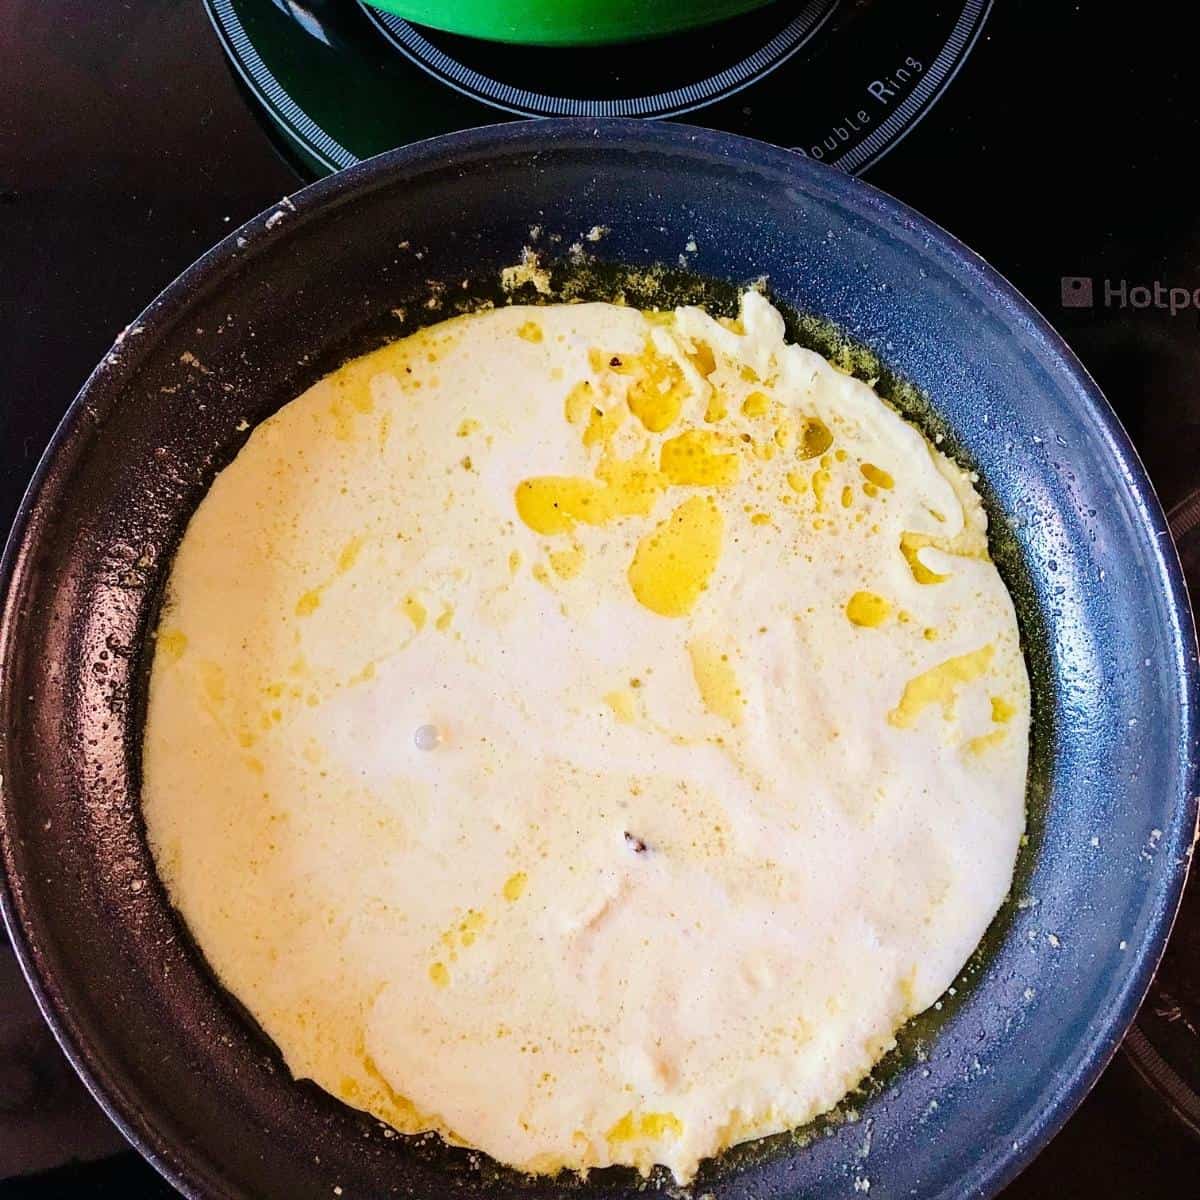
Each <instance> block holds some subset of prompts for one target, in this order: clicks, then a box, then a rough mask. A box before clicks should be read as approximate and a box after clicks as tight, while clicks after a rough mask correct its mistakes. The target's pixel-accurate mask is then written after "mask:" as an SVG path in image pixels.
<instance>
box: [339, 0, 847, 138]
mask: <svg viewBox="0 0 1200 1200" xmlns="http://www.w3.org/2000/svg"><path fill="white" fill-rule="evenodd" d="M359 3H360V7H361V8H362V9H363V11H364V12H365V13H366V14H367V16H368V17H370V19H371V21H372V22H373V23H374V24H375V25H376V26H377V27H378V28H379V30H380V31H381V32H382V33H383V35H384V37H385V38H387V40H388V42H389V43H390V44H391V45H392V46H393V47H395V49H397V50H399V51H400V53H401V54H403V55H404V57H405V58H407V59H408V60H409V61H410V62H412V63H414V64H415V65H416V66H418V67H420V68H421V70H422V71H424V72H426V74H428V75H431V76H432V77H433V78H434V79H436V80H437V81H438V82H439V83H442V84H444V85H445V86H446V87H451V88H453V89H454V90H455V91H456V92H461V93H462V95H464V96H466V97H468V98H469V99H471V100H475V101H477V102H479V103H482V104H487V105H488V106H489V107H491V108H497V109H500V110H501V111H502V112H509V113H514V114H516V115H517V116H522V117H677V116H680V115H682V114H683V113H688V112H692V111H694V110H695V109H697V108H702V107H704V106H705V105H706V104H713V103H715V102H716V101H717V100H723V99H725V98H726V97H728V96H733V95H736V94H737V93H738V92H740V91H741V90H742V89H743V88H745V87H748V86H749V85H750V84H752V83H754V82H755V81H756V80H758V79H762V78H763V77H764V76H766V75H769V74H770V73H771V72H772V71H774V70H775V68H776V67H779V66H781V65H782V64H783V63H785V62H787V60H788V59H789V58H791V57H792V55H793V54H795V53H796V51H798V50H799V49H800V48H801V47H803V46H804V45H806V44H807V43H808V41H809V40H810V39H811V38H812V36H813V35H814V34H815V33H816V32H817V31H818V30H819V29H820V28H821V27H822V26H823V25H824V24H825V22H826V21H827V20H828V19H829V18H830V17H831V16H832V15H833V13H834V11H835V10H836V9H837V6H838V0H809V3H808V4H806V5H805V6H804V8H803V9H801V10H800V12H799V13H797V14H796V16H794V17H793V18H792V19H791V20H790V21H789V22H788V23H787V25H785V26H784V27H783V29H781V30H780V31H779V32H778V33H777V34H776V35H775V36H774V37H773V38H771V39H770V41H768V42H767V44H766V45H765V46H761V47H760V48H759V49H758V50H756V51H754V53H753V54H749V55H747V56H746V57H745V58H743V59H742V60H741V61H740V62H736V63H734V64H733V65H732V66H730V67H726V68H725V69H724V70H723V71H718V72H717V73H716V74H715V75H710V76H709V77H708V78H706V79H702V80H700V81H699V82H698V83H691V84H687V85H686V86H685V87H680V88H673V89H672V90H671V91H668V92H658V93H655V94H652V95H648V96H629V97H620V98H617V99H613V100H601V99H583V100H581V99H577V98H574V97H570V96H550V95H546V94H544V93H541V92H533V91H529V90H528V89H525V88H520V87H514V86H513V85H512V84H508V83H504V82H502V81H501V80H499V79H493V78H492V77H491V76H490V75H484V74H483V73H482V72H481V71H476V70H474V69H473V68H471V67H468V66H466V65H465V64H464V63H461V62H459V61H458V60H457V59H455V58H452V57H451V56H450V55H449V54H447V53H446V52H445V51H444V50H439V49H438V47H437V46H435V45H434V44H433V43H432V42H430V41H429V40H428V38H426V37H425V36H424V34H422V33H421V32H420V30H419V29H418V28H417V27H416V26H414V25H412V24H410V23H409V22H408V21H405V20H404V19H403V18H402V17H398V16H396V15H395V14H394V13H388V12H383V11H382V10H380V9H376V8H372V7H371V6H370V5H369V4H365V3H363V2H362V0H359Z"/></svg>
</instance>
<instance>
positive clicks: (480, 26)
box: [369, 0, 770, 46]
mask: <svg viewBox="0 0 1200 1200" xmlns="http://www.w3.org/2000/svg"><path fill="white" fill-rule="evenodd" d="M369 2H370V3H371V4H372V5H373V6H374V7H375V8H381V9H383V10H385V11H386V12H391V13H395V14H396V15H397V16H398V17H403V18H404V19H405V20H408V21H415V22H416V23H417V24H419V25H431V26H433V28H435V29H444V30H446V31H447V32H449V33H462V34H466V35H467V36H468V37H477V38H485V39H487V40H489V41H494V42H522V43H525V44H528V45H533V46H586V45H600V44H602V43H605V42H624V41H634V40H636V39H639V38H648V37H655V36H658V35H660V34H666V33H677V32H678V31H679V30H681V29H692V28H695V27H696V26H697V25H706V24H708V23H709V22H712V21H720V20H722V19H723V18H725V17H734V16H737V15H738V14H739V13H744V12H748V11H749V10H750V9H753V8H762V7H763V6H764V5H765V4H767V3H769V2H770V0H369Z"/></svg>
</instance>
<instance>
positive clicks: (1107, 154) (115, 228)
mask: <svg viewBox="0 0 1200 1200" xmlns="http://www.w3.org/2000/svg"><path fill="white" fill-rule="evenodd" d="M205 5H207V11H206V7H205ZM1113 11H1114V10H1111V9H1108V8H1104V9H1102V8H1101V6H1099V5H1083V4H1076V3H1069V2H1067V0H1006V2H1003V3H1000V4H997V5H996V6H995V8H994V10H993V8H992V6H991V3H990V0H979V2H972V0H962V2H958V3H945V4H942V3H936V2H925V3H921V4H913V3H911V0H910V2H908V3H905V2H904V0H777V2H776V4H774V5H772V6H769V7H768V8H767V9H765V10H763V11H762V12H761V13H759V14H756V15H753V16H750V17H747V18H739V19H738V20H737V21H736V22H734V23H732V24H727V25H725V26H723V27H720V28H718V29H716V30H709V31H700V32H695V33H691V34H688V35H686V36H685V37H681V38H678V39H668V40H667V41H663V42H655V43H647V44H645V45H642V46H636V47H624V48H621V47H617V48H609V49H607V50H605V51H547V50H521V49H517V48H504V49H501V48H497V47H489V46H486V45H483V44H480V43H473V42H470V41H469V40H467V39H463V38H455V37H451V36H448V35H443V34H437V33H433V32H430V31H427V30H419V29H416V28H415V27H413V26H409V25H406V24H405V23H404V22H401V21H399V20H397V19H395V18H389V17H385V16H383V15H380V14H376V15H371V14H369V13H368V12H367V11H366V10H364V9H362V8H361V7H360V6H358V5H357V4H356V3H355V0H205V4H202V3H201V0H109V3H105V4H96V3H94V2H93V0H8V3H7V4H5V5H3V6H0V80H2V81H3V84H2V85H0V362H2V363H3V365H4V372H3V381H4V390H3V392H0V528H7V525H8V522H9V520H10V519H11V517H12V514H13V512H14V511H15V509H16V506H17V503H18V501H19V499H20V496H21V493H22V491H23V489H24V487H25V485H26V483H27V482H28V479H29V476H30V474H31V472H32V470H33V467H34V465H35V463H36V460H37V457H38V455H39V454H40V453H41V451H42V449H43V447H44V446H45V445H46V442H47V441H48V439H49V436H50V434H51V432H52V430H53V428H54V426H55V424H56V422H57V421H58V419H59V418H60V417H61V415H62V413H63V411H64V410H65V408H66V406H67V404H68V403H69V402H70V400H71V397H72V396H73V395H74V393H75V391H76V390H77V388H78V387H79V385H80V383H82V381H83V380H84V378H85V377H86V376H87V374H88V372H89V371H90V369H91V367H92V366H93V365H94V363H95V362H96V361H97V360H98V359H99V358H100V356H101V355H102V354H103V353H104V351H105V350H106V349H107V348H108V346H109V344H110V343H111V341H112V340H113V338H114V336H115V335H116V333H117V332H118V331H119V330H120V329H121V328H122V327H123V326H124V325H125V324H126V323H127V322H128V321H129V320H130V319H131V318H132V317H133V316H134V315H135V314H136V313H137V312H138V311H139V310H140V308H141V307H142V306H143V305H144V304H145V303H146V302H147V301H149V300H150V299H151V298H152V296H153V295H154V294H155V293H156V292H157V291H158V290H159V289H160V288H161V287H162V286H164V285H165V284H166V283H167V282H168V281H169V280H170V279H171V278H172V277H173V276H174V275H176V274H177V273H178V272H179V271H180V270H181V269H182V268H183V267H184V266H186V265H187V264H188V263H189V262H190V261H192V260H193V259H194V258H195V257H197V256H198V255H199V254H200V253H201V252H202V251H203V250H204V249H206V248H207V247H208V246H209V245H211V244H212V243H213V242H214V241H216V240H217V239H218V238H219V237H221V236H222V235H223V234H224V233H225V232H227V231H228V230H229V229H230V227H231V226H234V225H236V224H238V223H240V222H241V221H243V220H245V219H246V218H248V217H249V216H251V215H252V214H254V213H255V212H257V211H259V210H260V209H262V208H264V207H265V206H266V205H268V204H270V203H271V202H273V201H276V200H278V199H279V197H280V196H282V195H284V194H285V193H287V192H290V191H293V190H295V188H296V187H297V186H299V184H300V183H301V182H303V181H304V178H305V177H311V175H312V174H314V173H317V172H320V171H323V170H328V169H330V168H332V167H335V166H339V165H346V164H347V163H348V162H351V161H354V160H355V159H356V158H360V157H364V156H365V155H367V154H371V153H375V152H377V151H379V150H382V149H385V148H386V147H387V146H390V145H394V144H397V143H399V142H403V141H410V140H413V139H415V138H419V137H425V136H430V135H432V134H435V133H438V132H442V131H444V130H448V129H452V128H460V127H463V126H467V125H478V124H484V123H488V122H490V121H496V120H510V119H521V117H522V116H523V115H528V114H532V115H546V114H558V113H569V112H576V111H601V112H611V113H620V114H629V115H653V116H670V117H671V118H672V119H677V120H683V121H687V122H692V123H695V124H701V125H709V126H713V127H717V128H725V129H731V130H734V131H736V132H741V133H747V134H750V135H753V136H758V137H762V138H765V139H767V140H770V141H775V142H777V143H780V144H783V145H787V146H790V147H793V148H795V149H797V151H798V152H802V153H807V154H809V155H811V156H813V157H817V158H822V159H823V160H824V161H827V162H830V163H832V164H833V165H835V166H838V167H840V168H841V169H844V170H850V171H856V172H861V173H863V174H864V176H865V178H867V179H869V180H870V181H871V182H872V183H875V184H876V185H878V186H880V187H882V188H884V189H885V190H887V191H890V192H892V193H893V194H895V195H896V196H898V197H900V198H901V199H903V200H905V201H907V202H908V203H909V204H912V205H913V206H914V207H916V208H918V209H921V210H922V211H924V212H925V213H927V214H928V215H929V216H931V217H932V218H934V219H935V220H937V221H938V222H940V223H941V224H943V225H944V226H946V227H947V228H948V229H950V230H951V231H952V232H953V233H955V234H957V235H958V236H959V237H961V238H962V239H963V240H964V241H965V242H967V243H968V244H969V245H971V246H972V247H974V248H975V249H977V250H978V251H980V252H981V253H982V254H983V255H984V256H985V257H986V258H988V259H989V260H990V261H991V262H992V263H993V264H994V265H995V266H996V267H997V268H999V270H1000V271H1001V272H1003V273H1004V274H1005V275H1007V276H1009V278H1011V279H1012V280H1013V281H1014V282H1015V283H1016V284H1017V286H1018V287H1020V288H1021V289H1022V290H1023V291H1024V292H1025V293H1026V295H1028V296H1029V298H1030V299H1031V300H1032V301H1033V303H1034V304H1035V305H1036V306H1037V307H1039V308H1040V309H1041V310H1042V311H1043V312H1044V313H1045V314H1046V315H1047V316H1048V317H1049V319H1050V320H1051V322H1052V323H1053V324H1055V325H1056V326H1057V327H1058V328H1059V329H1060V330H1061V331H1062V333H1063V334H1064V336H1065V337H1066V338H1067V340H1068V341H1069V342H1070V343H1071V344H1072V346H1073V347H1074V348H1075V350H1076V352H1077V353H1078V354H1079V355H1080V357H1081V358H1082V360H1083V362H1084V363H1085V365H1086V366H1087V367H1088V368H1089V369H1090V370H1091V371H1092V372H1093V374H1094V375H1095V376H1096V378H1097V380H1098V381H1099V383H1100V385H1101V387H1102V388H1103V389H1104V391H1105V392H1106V394H1107V395H1108V397H1109V399H1110V401H1111V402H1112V403H1113V405H1114V407H1115V408H1116V409H1117V411H1118V413H1119V414H1120V416H1121V418H1122V420H1123V421H1124V422H1125V424H1126V426H1127V427H1128V429H1129V430H1130V433H1131V435H1132V437H1133V439H1134V442H1135V443H1136V445H1137V447H1138V449H1139V451H1140V453H1141V454H1142V457H1143V459H1144V461H1145V463H1146V466H1147V468H1148V470H1149V473H1150V475H1151V478H1152V479H1153V480H1154V482H1155V484H1156V486H1157V488H1158V490H1159V494H1160V496H1161V498H1162V500H1163V503H1164V506H1166V507H1167V508H1170V509H1173V510H1174V514H1175V515H1174V525H1175V527H1176V529H1177V531H1178V532H1179V533H1180V535H1181V539H1182V543H1183V550H1184V558H1185V560H1186V562H1187V563H1188V566H1189V571H1190V574H1191V579H1192V581H1193V587H1194V592H1193V594H1194V595H1200V453H1198V452H1200V208H1198V207H1197V205H1196V203H1195V200H1194V196H1193V194H1192V189H1191V187H1190V172H1189V171H1188V170H1187V165H1188V158H1189V155H1190V153H1191V149H1192V147H1193V146H1194V145H1195V144H1196V140H1197V134H1198V133H1200V97H1198V96H1197V94H1196V92H1195V89H1194V83H1193V76H1194V60H1193V56H1192V54H1191V51H1190V48H1189V44H1188V39H1187V38H1186V36H1185V34H1184V32H1183V30H1182V29H1175V30H1172V29H1170V28H1168V27H1164V26H1163V25H1162V24H1161V23H1160V22H1154V21H1151V20H1150V19H1149V17H1148V15H1147V14H1144V13H1138V12H1136V11H1133V10H1126V11H1122V12H1121V14H1120V16H1119V17H1118V16H1114V15H1111V13H1112V12H1113ZM209 14H211V16H212V17H213V20H214V23H215V25H216V27H217V30H218V33H217V35H216V36H214V28H213V25H210V21H209ZM225 51H228V52H229V54H230V56H231V57H232V60H233V69H232V70H231V69H230V63H229V61H227V59H226V57H225ZM589 106H590V107H589ZM1189 501H1190V502H1189ZM1193 532H1194V533H1195V535H1196V540H1194V541H1193V538H1192V534H1193ZM1198 1031H1200V886H1197V885H1196V884H1193V886H1192V887H1191V889H1190V891H1189V894H1188V896H1187V897H1186V898H1185V902H1184V911H1183V913H1182V915H1181V918H1180V921H1179V923H1178V926H1177V928H1176V932H1175V934H1174V936H1173V938H1172V942H1171V945H1170V947H1169V949H1168V952H1167V956H1166V959H1165V960H1164V964H1163V967H1162V969H1161V970H1160V972H1159V975H1158V978H1157V979H1156V982H1155V985H1154V987H1153V989H1152V991H1151V993H1150V996H1149V997H1148V999H1147V1002H1146V1005H1145V1006H1144V1008H1143V1010H1142V1014H1141V1016H1140V1017H1139V1023H1138V1028H1137V1030H1136V1031H1135V1034H1134V1036H1133V1038H1132V1040H1131V1041H1130V1042H1129V1043H1127V1047H1126V1049H1125V1050H1123V1051H1122V1052H1121V1053H1120V1054H1118V1056H1117V1058H1116V1059H1115V1060H1114V1062H1113V1064H1112V1065H1111V1066H1110V1068H1109V1069H1108V1071H1107V1072H1106V1073H1105V1074H1104V1076H1103V1077H1102V1078H1101V1080H1100V1082H1099V1084H1098V1085H1097V1087H1096V1089H1095V1090H1094V1092H1093V1093H1092V1095H1091V1096H1090V1097H1089V1098H1088V1099H1087V1100H1086V1101H1085V1102H1084V1104H1083V1106H1082V1108H1081V1109H1080V1110H1079V1112H1078V1113H1077V1114H1076V1115H1075V1116H1074V1117H1073V1118H1072V1119H1071V1121H1070V1122H1069V1123H1068V1125H1067V1126H1066V1128H1065V1129H1064V1130H1063V1132H1062V1133H1061V1134H1060V1135H1059V1136H1058V1137H1057V1138H1056V1139H1055V1140H1054V1142H1052V1143H1051V1145H1050V1146H1049V1148H1048V1149H1047V1150H1045V1151H1044V1152H1043V1154H1042V1155H1041V1156H1040V1157H1039V1158H1038V1159H1037V1160H1036V1161H1035V1162H1034V1164H1033V1165H1032V1166H1031V1167H1030V1168H1029V1169H1028V1170H1027V1171H1026V1172H1025V1174H1024V1175H1023V1176H1022V1177H1021V1178H1020V1179H1019V1180H1018V1181H1017V1182H1016V1183H1015V1184H1013V1185H1012V1186H1011V1187H1010V1188H1009V1189H1008V1191H1007V1192H1006V1193H1005V1195H1006V1198H1008V1200H1030V1198H1034V1197H1050V1196H1054V1197H1060V1196H1076V1195H1087V1196H1089V1197H1092V1198H1098V1200H1107V1198H1110V1197H1133V1196H1136V1197H1142V1196H1157V1195H1166V1194H1171V1193H1176V1192H1177V1193H1179V1194H1181V1195H1192V1194H1195V1182H1194V1180H1195V1176H1196V1171H1197V1168H1200V1101H1198V1100H1197V1098H1196V1096H1195V1094H1194V1093H1193V1092H1192V1091H1190V1090H1189V1088H1188V1086H1187V1085H1188V1084H1189V1083H1190V1084H1191V1085H1193V1086H1200V1033H1198ZM171 1194H173V1193H172V1192H171V1191H170V1189H169V1188H167V1186H166V1185H165V1184H163V1183H162V1182H161V1181H159V1180H158V1178H157V1176H155V1175H154V1173H153V1172H152V1170H151V1169H150V1168H149V1167H147V1166H145V1165H144V1164H142V1162H141V1161H140V1160H139V1159H138V1158H136V1156H134V1155H133V1154H132V1153H131V1152H130V1151H128V1150H127V1149H124V1147H123V1143H122V1142H121V1140H120V1137H119V1135H117V1134H116V1132H115V1130H114V1129H113V1128H112V1127H111V1126H110V1125H109V1124H108V1122H107V1120H106V1119H105V1118H104V1116H103V1115H102V1114H101V1113H100V1112H99V1110H98V1109H97V1108H96V1107H95V1105H94V1104H93V1102H92V1101H91V1100H90V1098H89V1097H88V1096H87V1094H86V1093H85V1092H84V1091H83V1089H82V1086H81V1085H79V1084H78V1083H77V1082H76V1081H75V1078H74V1076H73V1075H72V1074H71V1072H70V1068H69V1067H68V1066H67V1065H66V1063H65V1060H64V1059H63V1058H62V1056H61V1054H60V1053H59V1052H58V1050H57V1048H56V1047H55V1046H54V1044H53V1042H52V1040H51V1039H50V1038H49V1035H48V1034H47V1033H46V1031H45V1029H44V1027H43V1026H42V1024H41V1022H40V1018H39V1017H38V1016H37V1013H36V1010H35V1009H34V1007H33V1003H32V1000H31V999H30V998H29V996H28V993H27V992H26V990H25V989H24V986H23V984H22V983H21V981H20V979H19V976H18V972H17V971H16V968H15V965H14V963H13V961H12V958H11V955H10V954H8V952H7V951H6V950H5V951H0V1196H4V1197H8V1196H31V1197H45V1196H72V1197H74V1196H84V1197H90V1196H108V1195H113V1196H117V1195H120V1196H129V1195H137V1196H156V1195H162V1196H169V1195H171Z"/></svg>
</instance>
